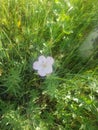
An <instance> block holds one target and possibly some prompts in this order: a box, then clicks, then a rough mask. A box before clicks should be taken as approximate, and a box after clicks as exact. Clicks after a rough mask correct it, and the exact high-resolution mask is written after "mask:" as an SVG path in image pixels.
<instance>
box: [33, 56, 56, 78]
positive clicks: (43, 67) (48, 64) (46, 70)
mask: <svg viewBox="0 0 98 130" xmlns="http://www.w3.org/2000/svg"><path fill="white" fill-rule="evenodd" d="M53 63H54V59H53V58H52V57H50V56H48V57H45V56H43V55H41V56H39V58H38V61H35V62H34V63H33V69H35V70H37V71H38V74H39V75H40V76H46V75H48V74H51V73H52V71H53V69H52V65H53Z"/></svg>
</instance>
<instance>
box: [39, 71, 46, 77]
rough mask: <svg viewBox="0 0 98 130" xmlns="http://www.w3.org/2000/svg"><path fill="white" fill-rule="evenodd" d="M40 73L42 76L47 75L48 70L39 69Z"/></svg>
mask: <svg viewBox="0 0 98 130" xmlns="http://www.w3.org/2000/svg"><path fill="white" fill-rule="evenodd" d="M38 74H39V75H40V76H42V77H44V76H46V72H45V71H44V70H42V69H40V70H38Z"/></svg>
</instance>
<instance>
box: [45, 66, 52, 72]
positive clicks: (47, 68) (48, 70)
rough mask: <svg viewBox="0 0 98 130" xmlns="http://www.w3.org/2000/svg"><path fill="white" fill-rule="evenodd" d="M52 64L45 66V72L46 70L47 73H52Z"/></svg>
mask: <svg viewBox="0 0 98 130" xmlns="http://www.w3.org/2000/svg"><path fill="white" fill-rule="evenodd" d="M52 71H53V70H52V66H50V65H48V66H47V67H46V68H45V72H46V74H50V73H52Z"/></svg>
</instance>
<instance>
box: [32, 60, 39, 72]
mask: <svg viewBox="0 0 98 130" xmlns="http://www.w3.org/2000/svg"><path fill="white" fill-rule="evenodd" d="M39 68H40V64H39V62H38V61H35V62H34V63H33V69H35V70H38V69H39Z"/></svg>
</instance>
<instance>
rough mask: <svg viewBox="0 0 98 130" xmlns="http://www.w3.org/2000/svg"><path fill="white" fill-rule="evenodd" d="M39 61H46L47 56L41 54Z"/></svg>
mask: <svg viewBox="0 0 98 130" xmlns="http://www.w3.org/2000/svg"><path fill="white" fill-rule="evenodd" d="M38 61H39V62H41V63H42V62H45V61H46V58H45V56H43V55H41V56H39V58H38Z"/></svg>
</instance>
